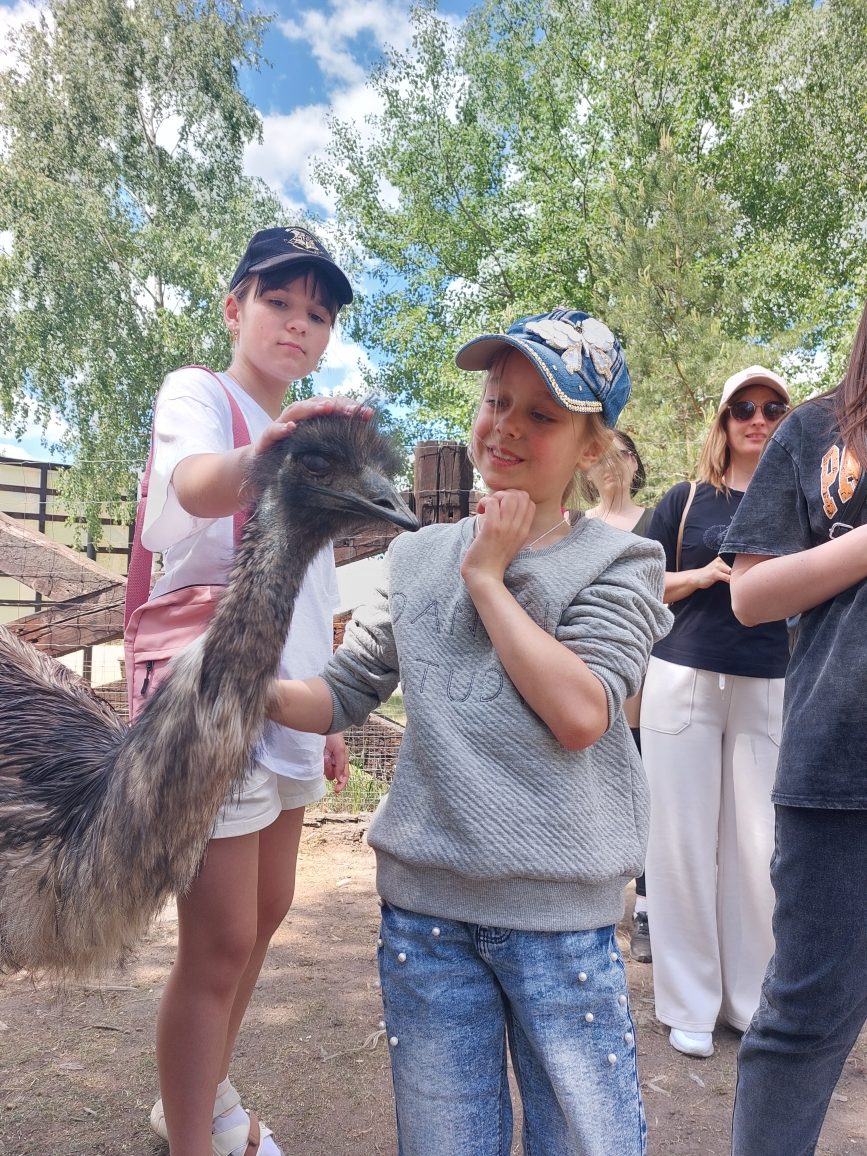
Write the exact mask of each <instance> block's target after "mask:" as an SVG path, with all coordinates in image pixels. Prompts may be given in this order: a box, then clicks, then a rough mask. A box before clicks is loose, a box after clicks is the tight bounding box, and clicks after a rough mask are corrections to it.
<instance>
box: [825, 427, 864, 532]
mask: <svg viewBox="0 0 867 1156" xmlns="http://www.w3.org/2000/svg"><path fill="white" fill-rule="evenodd" d="M841 451H842V452H841ZM819 468H820V474H821V476H820V485H821V490H822V506H823V507H824V510H825V514H826V516H827V517H828V518H829V519H831V520H832V521H833V520H834V519H835V518H836V517H837V514H838V513H839V512H840V510H841V509H842V508H844V507H845V506H846V503H847V502H848V501H849V500H850V499H851V497H852V495H853V494H854V493H855V487H856V486H857V484H858V479H859V478H860V477H861V466H860V463H859V462H858V459H857V458H856V457H855V455H854V454H853V453H852V451H851V450H848V449H845V448H843V447H841V446H839V445H836V444H835V445H833V446H831V448H830V449H829V450H828V452H827V453H826V454H825V456H824V457H823V458H822V464H821V466H820V467H819ZM835 490H836V497H835Z"/></svg>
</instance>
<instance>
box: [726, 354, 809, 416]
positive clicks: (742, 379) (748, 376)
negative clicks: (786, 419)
mask: <svg viewBox="0 0 867 1156" xmlns="http://www.w3.org/2000/svg"><path fill="white" fill-rule="evenodd" d="M746 385H766V386H768V388H769V389H772V390H774V392H775V393H778V394H779V395H780V397H781V398H782V399H783V401H785V402H787V403H788V402H790V401H791V398H790V397H789V391H788V389H787V388H786V383H785V382H784V381H783V379H782V378H781V377H780V375H779V374H778V373H774V371H773V370H772V369H765V367H764V366H763V365H750V366H748V367H747V368H746V369H742V370H741V371H740V373H733V374H732V376H731V377H730V378H729V379H728V381H727V382H726V383H725V385H724V386H723V391H722V397H721V398H720V401H719V409H718V410H717V413H722V411H723V410H724V409H725V407H726V406H727V405H728V403H729V401H730V400H731V398H732V395H733V394H736V393H737V391H738V390H739V389H743V388H744V386H746Z"/></svg>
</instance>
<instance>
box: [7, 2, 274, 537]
mask: <svg viewBox="0 0 867 1156" xmlns="http://www.w3.org/2000/svg"><path fill="white" fill-rule="evenodd" d="M264 25H265V18H263V17H262V16H259V15H251V14H249V12H247V11H245V5H244V3H243V2H242V0H178V2H177V3H172V4H168V5H166V4H162V3H161V2H160V0H129V2H127V0H51V2H50V3H49V5H48V7H47V9H45V10H44V11H43V13H42V15H41V17H40V20H39V22H38V23H37V24H34V25H32V26H27V27H25V28H24V29H23V31H22V32H21V33H20V34H19V35H18V38H17V43H16V49H17V64H16V65H15V66H14V67H13V68H12V69H11V71H9V72H7V73H5V74H3V75H0V132H2V137H3V139H4V143H5V148H4V152H3V156H2V163H0V230H3V231H7V230H8V231H9V232H11V235H12V246H11V252H9V253H8V255H4V256H0V412H2V418H3V420H4V421H5V423H6V424H7V426H9V427H11V428H12V429H13V430H14V431H15V432H16V433H17V434H19V435H20V433H21V432H22V431H23V429H24V428H25V426H26V425H27V424H28V422H32V421H37V422H40V423H42V425H43V427H44V426H45V425H47V423H48V421H49V419H50V418H52V416H55V415H56V416H59V418H60V419H61V420H62V422H63V423H64V425H65V430H64V432H63V434H62V435H61V436H60V438H59V439H58V441H57V443H56V444H55V445H54V446H53V448H54V449H59V450H61V451H63V452H65V453H69V454H71V455H73V456H74V459H75V466H74V468H73V470H72V471H70V472H69V474H68V483H69V485H68V489H69V491H70V494H71V496H72V497H73V498H74V499H77V500H78V502H79V503H80V504H81V505H83V506H84V507H85V509H86V512H87V514H88V516H89V518H90V530H91V533H92V534H93V535H94V537H95V538H96V537H98V536H99V527H98V524H97V522H96V518H97V517H98V514H99V510H100V506H102V508H103V510H105V509H106V507H107V508H108V509H112V508H113V512H115V513H117V512H118V509H117V504H116V503H115V502H114V500H115V498H116V495H117V494H123V493H127V492H130V490H131V484H132V470H133V469H135V468H136V467H137V466H140V465H141V464H142V461H143V459H144V457H145V456H146V452H147V437H148V429H149V424H150V417H151V410H152V405H153V400H154V397H155V394H156V389H157V387H158V386H159V383H160V381H161V379H162V377H163V375H164V374H165V373H166V372H167V371H168V370H170V369H172V368H174V367H176V366H178V365H183V364H185V363H189V362H197V361H203V362H206V363H221V362H222V363H225V362H226V361H227V360H228V346H227V341H226V335H225V331H224V327H223V324H222V315H221V309H220V302H221V298H222V295H223V293H224V290H225V285H226V283H227V280H228V277H229V275H230V274H231V271H232V269H233V267H234V264H235V262H236V261H237V259H238V256H239V254H240V252H241V251H242V250H243V247H244V245H245V243H246V240H247V238H248V237H249V235H250V234H251V233H252V232H253V231H254V230H255V229H256V228H260V227H262V226H263V225H268V224H272V223H275V222H277V223H279V222H280V220H281V209H280V206H279V204H278V203H277V201H276V199H275V198H274V197H273V196H272V195H271V194H270V193H269V192H268V191H267V190H266V188H265V186H264V185H262V184H261V182H258V181H254V180H250V179H249V178H247V177H245V176H244V175H243V166H242V157H243V149H244V146H245V145H246V144H247V143H248V142H249V141H251V140H253V139H256V138H257V136H258V134H259V131H260V122H259V118H258V115H257V113H256V111H255V109H254V108H253V107H252V106H251V104H250V103H249V102H248V101H247V99H246V98H245V97H244V96H243V95H242V93H241V92H240V89H239V87H238V69H239V68H240V67H242V66H255V65H256V64H257V63H258V60H259V56H258V50H259V44H260V38H261V35H262V31H263V28H264Z"/></svg>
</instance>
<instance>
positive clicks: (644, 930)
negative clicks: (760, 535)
mask: <svg viewBox="0 0 867 1156" xmlns="http://www.w3.org/2000/svg"><path fill="white" fill-rule="evenodd" d="M646 480H647V477H646V474H645V471H644V463H643V462H642V460H641V455H640V454H639V452H638V447H637V446H636V445H635V442H634V441H633V440H632V438H631V437H630V436H629V434H628V433H624V432H623V430H619V429H618V430H615V431H614V444H613V446H612V447H611V451H610V452H609V453H607V454H605V455H604V457H602V458H601V459H600V460H599V461H598V462H597V463H596V465H595V466H591V467H590V469H589V470H587V472H586V473H585V475H584V487H585V489H586V495H585V496H586V497H587V498H588V499H589V500H590V501H592V502H594V503H595V504H594V505H593V506H591V507H590V509H589V510H585V512H584V516H585V517H587V518H600V519H601V520H602V521H603V522H607V523H608V525H609V526H617V527H619V528H620V529H621V530H628V531H629V532H630V533H631V534H637V535H638V537H639V538H646V537H647V536H648V530H649V528H650V522H651V519H652V518H653V507H652V506H651V507H648V506H640V505H639V504H638V503H637V502H636V501H635V495H636V494H637V493H638V491H639V490H640V489H641V488H642V487H643V486H644V483H645V481H646ZM623 714H624V717H625V718H626V722H627V725H628V726H629V729H630V731H631V732H632V737H633V738H634V739H635V745H636V746H637V747H638V751H639V754H640V753H641V733H640V731H639V729H638V728H639V719H640V714H641V691H640V690H639V692H638V694H636V695H633V696H632V698H628V699H627V700H626V702H624V704H623ZM629 954H630V955H631V956H632V958H633V959H634V960H635V961H636V962H637V963H651V962H652V960H653V952H652V949H651V946H650V924H649V921H648V918H647V885H646V882H645V878H644V874H643V873H642V874H641V875H639V876H638V878H637V879H636V880H635V908H634V910H633V913H632V931H631V934H630V937H629Z"/></svg>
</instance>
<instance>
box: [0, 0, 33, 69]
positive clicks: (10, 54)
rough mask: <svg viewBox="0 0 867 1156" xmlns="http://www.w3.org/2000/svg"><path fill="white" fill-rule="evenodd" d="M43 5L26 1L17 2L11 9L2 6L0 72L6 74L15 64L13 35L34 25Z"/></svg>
mask: <svg viewBox="0 0 867 1156" xmlns="http://www.w3.org/2000/svg"><path fill="white" fill-rule="evenodd" d="M41 7H42V5H40V4H29V3H27V2H26V0H16V3H15V4H13V5H12V6H11V7H10V6H9V5H7V4H0V72H5V71H6V70H7V69H9V68H11V67H12V65H13V64H14V63H15V53H14V51H13V50H12V39H11V38H12V34H13V33H15V32H18V31H19V30H20V29H21V28H23V27H24V25H25V24H33V23H34V22H35V21H36V19H37V17H38V16H39V12H40V9H41Z"/></svg>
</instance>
